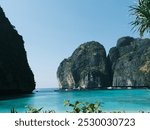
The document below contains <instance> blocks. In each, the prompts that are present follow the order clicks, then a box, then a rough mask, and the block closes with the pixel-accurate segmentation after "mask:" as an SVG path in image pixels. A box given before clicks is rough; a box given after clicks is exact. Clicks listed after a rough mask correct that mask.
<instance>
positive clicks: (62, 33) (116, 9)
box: [0, 0, 139, 88]
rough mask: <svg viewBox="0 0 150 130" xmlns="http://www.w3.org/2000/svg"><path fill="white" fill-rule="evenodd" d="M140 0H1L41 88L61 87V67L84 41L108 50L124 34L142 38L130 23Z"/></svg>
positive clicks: (0, 3)
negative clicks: (59, 69)
mask: <svg viewBox="0 0 150 130" xmlns="http://www.w3.org/2000/svg"><path fill="white" fill-rule="evenodd" d="M135 1H136V0H0V6H1V7H2V8H3V10H4V12H5V14H6V16H7V17H8V18H9V20H10V22H11V23H12V25H14V26H15V27H16V30H17V31H18V33H19V34H20V35H22V36H23V39H24V42H25V44H24V45H25V49H26V51H27V58H28V62H29V65H30V67H31V69H32V71H33V73H34V76H35V82H36V87H37V88H42V87H43V88H46V87H47V88H51V87H52V88H54V87H58V80H57V76H56V72H57V68H58V66H59V64H60V62H61V61H62V60H63V59H64V58H68V57H69V56H71V54H72V53H73V51H74V50H75V49H76V48H77V47H78V46H79V45H80V44H82V43H85V42H88V41H93V40H94V41H98V42H100V43H101V44H103V45H104V47H105V49H106V52H107V53H108V52H109V49H110V48H111V47H113V46H115V45H116V42H117V40H118V39H119V38H120V37H123V36H132V37H139V34H138V33H136V32H133V31H132V30H131V29H132V27H131V25H130V24H129V23H130V22H131V21H132V20H133V16H131V15H130V12H129V6H130V5H134V4H135Z"/></svg>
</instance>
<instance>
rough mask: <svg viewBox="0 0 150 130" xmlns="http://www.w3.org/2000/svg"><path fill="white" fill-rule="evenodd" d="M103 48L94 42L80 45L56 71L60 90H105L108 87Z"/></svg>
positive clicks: (108, 81)
mask: <svg viewBox="0 0 150 130" xmlns="http://www.w3.org/2000/svg"><path fill="white" fill-rule="evenodd" d="M107 65H108V64H107V58H106V52H105V49H104V47H103V46H102V45H101V44H100V43H98V42H95V41H91V42H87V43H84V44H81V45H80V46H79V47H78V48H77V49H76V50H75V51H74V52H73V54H72V56H71V57H69V58H68V59H64V60H63V61H62V62H61V64H60V66H59V68H58V71H57V77H58V80H59V85H60V88H63V89H65V88H68V89H73V88H80V89H82V88H83V89H84V88H87V89H90V88H106V87H108V86H110V85H111V84H110V79H109V70H108V68H109V67H108V66H107Z"/></svg>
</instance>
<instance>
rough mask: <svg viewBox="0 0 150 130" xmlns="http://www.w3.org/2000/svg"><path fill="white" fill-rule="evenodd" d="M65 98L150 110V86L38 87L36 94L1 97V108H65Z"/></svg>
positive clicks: (106, 107)
mask: <svg viewBox="0 0 150 130" xmlns="http://www.w3.org/2000/svg"><path fill="white" fill-rule="evenodd" d="M64 100H70V102H71V103H73V102H75V101H83V102H90V103H96V102H100V103H101V106H102V110H103V111H105V112H113V111H122V112H123V111H125V112H139V111H145V112H148V111H149V112H150V90H147V89H133V90H132V89H131V90H83V91H67V92H66V91H56V89H48V88H45V89H44V88H42V89H37V90H36V91H34V92H33V94H27V95H23V96H16V97H7V99H3V100H0V112H1V113H6V112H7V113H9V112H10V110H11V109H12V108H16V109H17V110H18V112H24V111H25V110H26V106H33V107H36V108H41V107H43V110H55V111H56V112H59V113H60V112H66V111H67V110H69V108H68V107H65V106H64Z"/></svg>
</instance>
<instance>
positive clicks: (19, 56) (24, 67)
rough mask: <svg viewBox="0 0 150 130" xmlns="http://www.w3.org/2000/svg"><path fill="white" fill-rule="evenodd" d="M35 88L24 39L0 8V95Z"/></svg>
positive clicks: (24, 91)
mask: <svg viewBox="0 0 150 130" xmlns="http://www.w3.org/2000/svg"><path fill="white" fill-rule="evenodd" d="M34 88H35V82H34V76H33V73H32V71H31V69H30V67H29V65H28V61H27V57H26V51H25V49H24V41H23V38H22V36H20V35H19V34H18V32H17V31H16V30H15V29H14V26H12V25H11V23H10V22H9V20H8V19H7V18H6V17H5V14H4V12H3V10H2V8H1V7H0V93H1V94H4V93H26V92H32V90H34Z"/></svg>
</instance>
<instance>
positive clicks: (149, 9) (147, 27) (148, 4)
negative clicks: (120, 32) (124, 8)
mask: <svg viewBox="0 0 150 130" xmlns="http://www.w3.org/2000/svg"><path fill="white" fill-rule="evenodd" d="M130 11H131V15H133V16H135V20H134V21H132V22H131V25H132V26H133V29H135V30H136V31H138V32H139V33H140V36H141V37H142V36H143V35H144V32H148V33H150V0H138V3H137V4H135V5H133V6H130Z"/></svg>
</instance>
